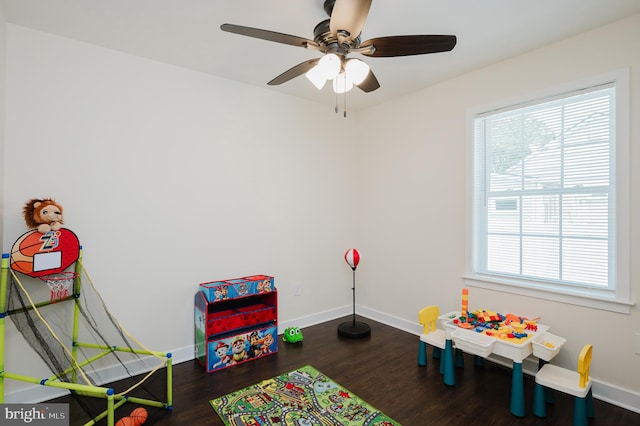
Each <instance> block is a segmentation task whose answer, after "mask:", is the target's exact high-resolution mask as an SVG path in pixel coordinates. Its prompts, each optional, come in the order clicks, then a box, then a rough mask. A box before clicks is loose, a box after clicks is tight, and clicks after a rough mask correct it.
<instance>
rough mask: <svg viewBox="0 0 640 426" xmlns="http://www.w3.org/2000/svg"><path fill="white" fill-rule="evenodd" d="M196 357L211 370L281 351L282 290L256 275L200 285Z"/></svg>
mask: <svg viewBox="0 0 640 426" xmlns="http://www.w3.org/2000/svg"><path fill="white" fill-rule="evenodd" d="M194 299H195V300H194V308H195V309H194V310H195V341H196V345H195V352H196V353H195V357H196V359H197V360H198V362H199V363H200V364H201V365H202V366H203V367H204V368H205V370H206V371H207V373H210V372H213V371H217V370H221V369H223V368H227V367H231V366H233V365H236V364H241V363H244V362H248V361H251V360H254V359H256V358H259V357H262V356H267V355H271V354H274V353H276V352H278V339H277V337H278V292H277V290H276V288H275V286H274V279H273V277H270V276H267V275H253V276H249V277H244V278H235V279H229V280H223V281H212V282H207V283H202V284H200V285H199V289H198V292H197V293H196V294H195V298H194Z"/></svg>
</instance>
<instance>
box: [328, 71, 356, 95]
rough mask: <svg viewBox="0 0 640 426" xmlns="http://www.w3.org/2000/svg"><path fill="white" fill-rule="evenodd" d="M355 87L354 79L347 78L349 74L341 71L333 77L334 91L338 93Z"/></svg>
mask: <svg viewBox="0 0 640 426" xmlns="http://www.w3.org/2000/svg"><path fill="white" fill-rule="evenodd" d="M351 89H353V81H351V79H349V78H347V74H346V73H344V72H341V73H340V74H338V75H337V76H336V78H334V79H333V91H334V92H336V93H346V92H348V91H349V90H351Z"/></svg>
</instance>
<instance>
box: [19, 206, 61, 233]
mask: <svg viewBox="0 0 640 426" xmlns="http://www.w3.org/2000/svg"><path fill="white" fill-rule="evenodd" d="M22 212H23V213H24V220H25V222H26V223H27V226H28V227H29V229H37V230H38V232H40V233H42V234H44V233H46V232H49V231H57V230H59V229H60V228H62V224H63V221H62V206H61V205H60V204H58V203H56V202H55V201H54V200H52V199H51V198H43V199H37V198H34V199H32V200H29V201H27V203H26V204H25V205H24V208H23V209H22Z"/></svg>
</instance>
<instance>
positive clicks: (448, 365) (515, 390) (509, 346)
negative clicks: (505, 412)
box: [443, 320, 549, 417]
mask: <svg viewBox="0 0 640 426" xmlns="http://www.w3.org/2000/svg"><path fill="white" fill-rule="evenodd" d="M548 329H549V326H546V325H543V324H537V330H536V331H531V330H528V331H527V333H529V334H533V336H531V337H529V338H527V339H520V340H516V339H502V338H497V337H492V336H488V335H486V334H482V333H479V332H477V331H475V330H473V329H463V328H460V327H458V326H457V325H456V324H455V323H454V321H453V320H450V321H447V322H446V323H445V332H446V347H445V350H444V360H443V362H444V363H445V366H444V383H445V384H447V385H449V386H453V385H455V380H456V379H455V371H454V368H453V365H454V354H453V344H454V342H455V345H456V348H457V349H461V350H462V351H464V352H467V353H471V354H473V355H477V356H481V357H483V358H486V357H488V356H489V355H491V354H494V355H499V356H501V357H504V358H506V359H510V360H512V362H513V371H512V375H511V413H512V414H513V415H515V416H518V417H524V415H525V402H524V375H523V372H522V361H523V360H524V359H525V358H527V357H528V356H529V355H531V354H532V353H533V343H532V342H533V341H534V340H535V339H536V338H538V337H540V336H541V335H542V334H543V333H545V332H546V331H547V330H548Z"/></svg>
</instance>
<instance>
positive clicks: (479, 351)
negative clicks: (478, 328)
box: [451, 329, 495, 358]
mask: <svg viewBox="0 0 640 426" xmlns="http://www.w3.org/2000/svg"><path fill="white" fill-rule="evenodd" d="M451 338H453V341H454V342H455V346H456V348H458V349H460V350H462V351H464V352H468V353H470V354H474V355H478V356H481V357H482V358H486V357H488V356H489V355H490V354H491V350H492V349H493V344H494V343H495V339H494V338H493V337H491V336H487V335H486V334H482V333H478V332H475V331H469V330H463V329H459V330H456V331H454V332H453V333H451Z"/></svg>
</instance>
